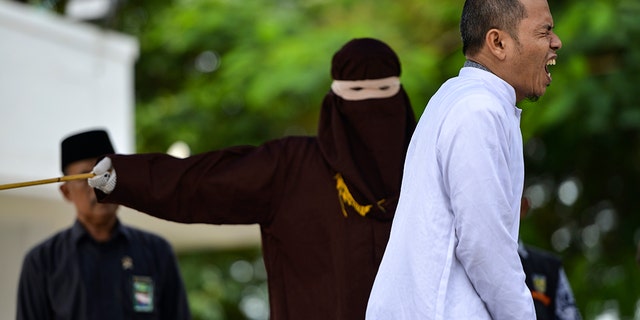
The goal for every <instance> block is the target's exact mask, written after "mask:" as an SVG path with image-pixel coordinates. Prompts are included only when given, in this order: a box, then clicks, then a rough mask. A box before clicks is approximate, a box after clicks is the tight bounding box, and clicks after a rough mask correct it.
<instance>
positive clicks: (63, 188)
mask: <svg viewBox="0 0 640 320" xmlns="http://www.w3.org/2000/svg"><path fill="white" fill-rule="evenodd" d="M60 193H62V196H63V197H64V199H65V200H67V201H69V202H71V196H70V194H69V186H67V184H66V183H63V184H61V185H60Z"/></svg>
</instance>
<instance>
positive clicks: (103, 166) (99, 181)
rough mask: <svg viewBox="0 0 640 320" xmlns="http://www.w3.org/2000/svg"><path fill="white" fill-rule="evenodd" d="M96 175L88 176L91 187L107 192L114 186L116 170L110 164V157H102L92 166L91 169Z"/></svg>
mask: <svg viewBox="0 0 640 320" xmlns="http://www.w3.org/2000/svg"><path fill="white" fill-rule="evenodd" d="M92 172H93V173H94V174H95V175H96V176H95V177H93V178H89V180H88V182H89V185H90V186H91V187H92V188H96V189H98V190H101V191H102V192H104V193H106V194H109V193H111V191H113V189H115V188H116V170H115V169H114V168H113V167H112V166H111V159H109V158H108V157H105V158H103V159H102V160H100V162H98V163H97V164H96V166H95V167H93V171H92Z"/></svg>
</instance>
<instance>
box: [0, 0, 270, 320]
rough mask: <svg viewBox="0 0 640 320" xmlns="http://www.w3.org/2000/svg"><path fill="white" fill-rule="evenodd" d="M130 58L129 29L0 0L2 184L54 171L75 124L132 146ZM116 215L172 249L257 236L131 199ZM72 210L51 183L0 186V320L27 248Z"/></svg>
mask: <svg viewBox="0 0 640 320" xmlns="http://www.w3.org/2000/svg"><path fill="white" fill-rule="evenodd" d="M137 57H138V42H137V40H136V39H135V38H132V37H129V36H126V35H122V34H117V33H114V32H108V31H104V30H100V29H98V28H96V27H93V26H90V25H87V24H82V23H78V22H72V21H68V20H66V19H64V18H62V17H60V16H57V15H54V14H52V13H49V12H45V11H41V10H37V9H35V8H33V7H29V6H26V5H23V4H21V3H16V2H11V1H6V0H0V184H6V183H13V182H21V181H29V180H39V179H46V178H53V177H58V176H60V175H61V172H60V168H59V163H60V154H59V145H60V140H61V139H62V138H63V137H64V136H66V135H68V134H69V133H71V132H74V131H80V130H84V129H88V128H94V127H101V128H106V129H107V130H109V133H110V135H111V138H112V140H113V143H114V145H115V148H116V150H117V151H118V152H120V153H133V152H135V145H134V143H135V138H134V137H135V136H134V107H133V106H134V84H133V68H134V64H135V61H136V59H137ZM159 125H160V124H159ZM119 216H120V218H121V219H122V221H123V222H124V223H127V224H130V225H134V226H137V227H140V228H143V229H146V230H150V231H152V232H156V233H158V234H160V235H162V236H164V237H166V238H167V239H168V240H169V241H170V242H171V243H172V244H173V246H174V248H175V249H176V250H177V251H179V250H189V249H193V248H220V247H234V246H247V245H257V244H259V230H258V227H257V226H225V227H222V226H212V225H184V224H177V223H172V222H168V221H163V220H160V219H156V218H153V217H149V216H147V215H145V214H142V213H139V212H136V211H134V210H131V209H128V208H121V209H120V215H119ZM73 219H74V212H73V207H72V206H71V205H70V204H68V203H65V202H64V201H63V200H62V197H61V196H60V195H59V192H58V185H57V184H47V185H40V186H33V187H26V188H19V189H11V190H2V191H0V255H1V256H2V258H1V259H0V270H1V271H2V272H0V319H13V318H15V303H16V300H15V293H16V292H15V290H16V286H17V280H18V276H19V272H20V267H21V264H22V258H23V256H24V254H25V253H26V251H27V250H28V249H29V248H31V247H32V246H33V245H35V244H36V243H38V242H40V241H42V240H44V239H45V238H46V237H48V236H49V235H51V234H52V233H54V232H56V231H58V230H60V229H61V228H64V227H67V226H69V225H70V224H71V223H72V221H73Z"/></svg>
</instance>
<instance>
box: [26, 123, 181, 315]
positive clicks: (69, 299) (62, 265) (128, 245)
mask: <svg viewBox="0 0 640 320" xmlns="http://www.w3.org/2000/svg"><path fill="white" fill-rule="evenodd" d="M113 152H114V150H113V147H112V145H111V142H110V140H109V137H108V135H107V133H106V132H105V131H102V130H96V131H88V132H83V133H79V134H76V135H72V136H70V137H68V138H66V139H65V140H63V141H62V148H61V155H62V171H63V173H65V174H80V173H87V172H90V171H91V169H92V168H93V165H94V164H95V161H96V158H97V157H98V156H100V155H103V154H108V153H113ZM60 190H61V191H62V194H63V195H64V197H65V198H66V199H67V200H68V201H70V202H73V204H74V206H75V207H76V211H77V216H76V218H77V219H76V221H75V223H74V224H73V226H72V227H70V228H68V229H65V230H62V231H60V232H59V233H57V234H55V235H53V236H52V237H50V238H48V239H47V240H45V241H44V242H42V243H40V244H38V245H37V246H35V247H34V248H33V249H31V250H30V251H29V253H28V254H27V255H26V257H25V259H24V263H23V266H22V272H21V275H20V282H19V286H18V308H17V319H19V320H22V319H33V320H47V319H92V320H93V319H105V320H107V319H108V320H117V319H166V320H178V319H190V318H191V317H190V313H189V308H188V303H187V298H186V293H185V289H184V286H183V283H182V279H181V276H180V273H179V270H178V266H177V264H176V259H175V256H174V254H173V251H172V248H171V246H170V245H169V243H168V242H167V241H166V240H164V239H163V238H160V237H158V236H156V235H153V234H151V233H148V232H145V231H142V230H138V229H134V228H131V227H127V226H124V225H122V224H121V223H120V222H119V220H118V218H117V215H116V212H117V208H118V205H114V204H100V203H98V202H97V200H96V199H95V194H94V192H93V189H92V188H91V187H89V185H88V184H87V181H86V180H76V181H68V182H65V183H64V184H63V185H61V187H60Z"/></svg>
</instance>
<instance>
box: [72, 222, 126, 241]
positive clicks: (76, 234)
mask: <svg viewBox="0 0 640 320" xmlns="http://www.w3.org/2000/svg"><path fill="white" fill-rule="evenodd" d="M119 236H123V237H124V238H125V239H127V240H129V239H131V232H130V231H129V229H128V228H126V227H125V226H124V225H122V223H120V220H119V219H116V225H115V227H114V231H113V236H112V237H111V239H116V238H117V237H119ZM85 237H86V238H89V239H90V238H91V236H90V235H89V233H88V232H87V230H86V229H85V228H84V226H83V225H82V223H80V220H78V219H76V221H75V222H74V223H73V226H72V227H71V238H72V239H73V241H74V242H76V243H77V242H78V241H79V240H80V239H82V238H85ZM110 241H111V240H110Z"/></svg>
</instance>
